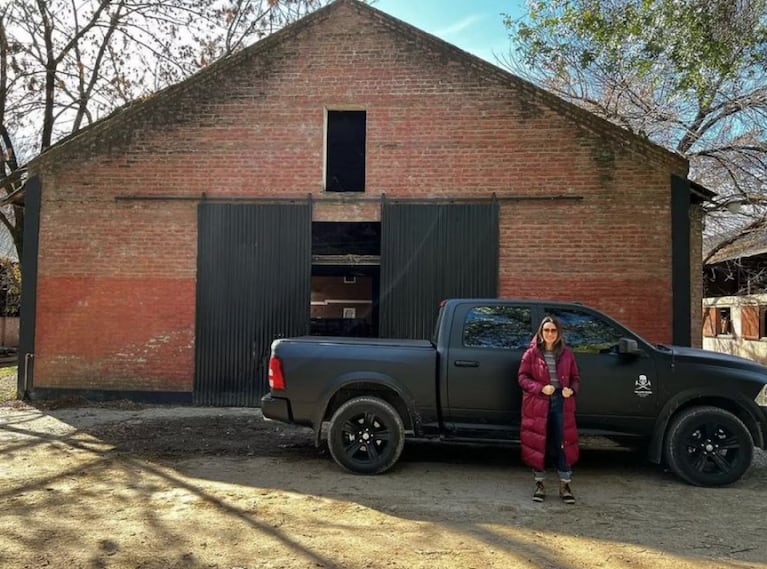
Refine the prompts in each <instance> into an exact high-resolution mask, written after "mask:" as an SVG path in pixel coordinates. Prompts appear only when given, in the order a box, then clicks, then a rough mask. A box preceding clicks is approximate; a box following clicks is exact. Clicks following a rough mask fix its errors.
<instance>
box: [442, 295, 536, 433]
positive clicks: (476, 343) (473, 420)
mask: <svg viewBox="0 0 767 569" xmlns="http://www.w3.org/2000/svg"><path fill="white" fill-rule="evenodd" d="M532 334H533V330H532V308H531V306H529V305H526V304H524V303H519V304H514V303H503V304H501V303H486V304H482V303H465V304H461V305H459V306H458V307H456V310H455V312H454V314H453V323H452V327H451V331H450V335H451V336H450V341H449V348H448V353H447V357H446V358H445V364H446V365H445V367H444V368H443V373H444V375H443V377H444V378H446V380H445V382H444V385H443V386H442V387H443V390H442V402H443V413H444V415H445V417H446V427H447V431H448V433H449V434H451V435H454V436H456V437H461V436H469V437H473V438H476V437H486V438H510V437H513V436H516V431H517V430H518V428H519V415H520V405H521V394H520V388H519V385H518V383H517V370H518V369H519V362H520V361H521V359H522V354H523V353H524V351H525V350H526V349H527V347H528V345H529V344H530V338H532Z"/></svg>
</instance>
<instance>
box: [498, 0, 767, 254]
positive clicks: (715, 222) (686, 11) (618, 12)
mask: <svg viewBox="0 0 767 569" xmlns="http://www.w3.org/2000/svg"><path fill="white" fill-rule="evenodd" d="M505 22H506V25H507V27H508V29H509V30H510V34H511V37H512V38H514V40H515V43H516V46H517V49H516V50H515V51H514V52H512V53H511V54H509V56H508V57H506V58H504V59H503V64H505V65H506V66H508V67H510V68H511V69H512V70H513V71H514V72H515V73H517V74H519V75H522V76H524V77H526V78H528V79H529V80H531V81H533V82H535V83H538V84H540V85H542V86H543V87H545V88H547V89H549V90H551V91H553V92H555V93H557V94H558V95H560V96H562V97H563V98H565V99H567V100H570V101H573V102H575V103H576V104H578V105H581V106H583V107H585V108H587V109H589V110H590V111H592V112H594V113H596V114H598V115H600V116H603V117H605V118H607V119H608V120H610V121H613V122H615V123H616V124H619V125H621V126H623V127H624V128H627V129H628V130H630V131H632V132H634V133H636V134H638V135H640V136H643V137H646V138H648V139H650V140H652V141H654V142H656V143H658V144H660V145H662V146H665V147H666V148H668V149H669V150H672V151H675V152H678V153H679V154H681V155H683V156H685V157H687V158H688V159H689V160H690V165H691V177H692V179H694V180H696V181H697V182H699V183H701V184H702V185H704V186H706V187H709V188H712V189H714V190H715V191H717V192H718V194H719V196H718V197H717V198H716V199H715V200H714V201H713V202H711V203H709V204H706V205H707V216H706V220H705V224H706V234H715V233H723V232H727V231H731V230H732V229H733V228H738V227H747V228H749V230H750V228H752V226H753V222H754V221H758V222H763V221H764V220H765V216H766V215H767V71H765V69H767V0H739V1H737V2H736V1H731V0H656V1H654V2H646V1H644V0H548V1H546V2H543V1H532V0H531V1H529V2H528V10H527V13H526V14H525V16H524V17H523V18H521V19H514V18H511V17H508V16H507V17H506V20H505ZM734 203H737V204H742V206H743V207H742V208H741V213H740V214H737V215H733V213H732V211H731V210H732V209H733V208H732V205H733V204H734ZM713 252H715V251H712V254H713Z"/></svg>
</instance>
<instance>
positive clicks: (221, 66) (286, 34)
mask: <svg viewBox="0 0 767 569" xmlns="http://www.w3.org/2000/svg"><path fill="white" fill-rule="evenodd" d="M343 8H352V9H354V10H356V11H357V12H358V13H359V14H362V15H363V16H364V17H367V18H371V19H374V20H375V21H376V22H378V23H379V24H382V25H384V26H386V27H388V28H389V29H391V30H392V31H393V32H394V33H396V34H400V35H402V36H403V39H407V40H409V41H412V42H414V43H415V44H416V45H418V46H420V47H422V48H425V49H429V50H433V51H438V52H441V53H443V54H445V55H447V56H448V57H449V58H450V59H451V60H453V61H457V62H459V63H461V64H463V65H464V66H466V67H467V68H471V69H473V70H475V71H478V72H479V73H481V74H484V75H485V76H488V77H494V78H496V79H497V80H500V81H501V82H505V83H506V84H507V85H509V86H510V87H513V88H515V89H518V90H520V91H523V92H526V93H528V94H530V95H532V96H534V97H535V98H536V99H537V100H538V101H540V102H542V103H543V104H544V105H545V106H547V107H548V108H550V109H552V110H554V111H555V112H557V113H559V114H560V115H563V116H566V117H568V118H570V119H571V120H573V121H574V122H575V123H577V124H578V125H580V126H581V127H583V128H585V129H587V130H589V131H592V132H595V133H597V134H599V135H602V136H606V137H608V138H610V139H611V140H612V141H613V142H614V143H616V144H618V145H620V146H623V147H633V148H635V149H637V150H640V151H643V152H644V153H646V154H650V155H651V156H653V157H655V158H657V159H660V160H662V161H663V162H669V161H670V162H673V163H675V164H676V165H677V166H679V167H681V168H684V169H685V171H686V168H687V164H688V162H687V159H686V158H685V157H684V156H682V155H681V154H678V153H676V152H673V151H670V150H668V149H666V148H664V147H662V146H660V145H657V144H655V143H653V142H651V141H650V140H648V139H646V138H643V137H640V136H638V135H636V134H634V133H632V132H630V131H628V130H626V129H624V128H622V127H620V126H618V125H616V124H614V123H611V122H610V121H608V120H606V119H603V118H601V117H599V116H597V115H595V114H593V113H591V112H589V111H587V110H585V109H583V108H581V107H578V106H577V105H575V104H573V103H570V102H568V101H565V100H564V99H561V98H560V97H558V96H556V95H554V94H552V93H550V92H548V91H546V90H545V89H542V88H541V87H538V86H537V85H535V84H533V83H530V82H529V81H527V80H525V79H522V78H521V77H518V76H516V75H514V74H512V73H510V72H508V71H506V70H504V69H501V68H500V67H497V66H496V65H493V64H491V63H489V62H487V61H485V60H483V59H481V58H479V57H477V56H475V55H472V54H470V53H468V52H466V51H463V50H461V49H460V48H458V47H456V46H454V45H452V44H450V43H448V42H446V41H444V40H442V39H440V38H438V37H436V36H433V35H431V34H429V33H427V32H425V31H423V30H421V29H419V28H416V27H415V26H412V25H410V24H408V23H406V22H403V21H402V20H399V19H397V18H395V17H393V16H390V15H388V14H386V13H384V12H382V11H380V10H378V9H376V8H374V7H372V6H370V5H368V4H365V3H363V2H361V1H360V0H335V1H334V2H331V3H330V4H328V5H326V6H324V7H322V8H320V9H318V10H316V11H314V12H312V13H311V14H308V15H307V16H304V17H303V18H301V19H300V20H298V21H296V22H294V23H292V24H290V25H288V26H286V27H284V28H283V29H281V30H279V31H278V32H275V33H273V34H271V35H269V36H267V37H265V38H263V39H261V40H259V41H258V42H256V43H254V44H253V45H251V46H249V47H246V48H244V49H242V50H240V51H238V52H236V53H234V54H231V55H229V56H227V57H224V58H222V59H220V60H218V61H216V62H214V63H212V64H211V65H209V66H207V67H205V68H204V69H201V70H200V71H198V72H197V73H195V74H194V75H192V76H191V77H189V78H187V79H185V80H183V81H181V82H179V83H176V84H174V85H171V86H169V87H166V88H164V89H162V90H160V91H158V92H156V93H154V94H151V95H148V96H146V97H143V98H141V99H137V100H135V101H132V102H130V103H128V104H126V105H124V106H123V107H120V108H119V109H117V110H115V111H114V112H112V113H111V114H110V115H108V116H106V117H104V118H102V119H100V120H98V121H96V122H94V123H93V124H91V125H88V126H86V127H84V128H82V129H80V130H78V131H77V132H75V133H72V134H70V135H69V136H67V137H65V138H63V139H61V140H60V141H58V142H57V143H56V144H54V145H52V146H51V147H49V148H48V149H46V150H45V151H43V152H42V153H41V154H39V155H38V156H37V157H35V158H33V159H32V160H31V161H30V162H29V163H28V165H33V164H34V163H36V162H38V161H39V160H40V159H45V160H49V159H54V157H55V156H56V155H57V154H58V153H59V152H61V151H63V150H65V149H70V150H71V149H72V148H73V147H77V145H79V144H82V143H87V142H88V141H90V140H92V138H93V137H96V136H97V135H98V134H99V133H103V132H106V131H109V130H110V129H112V128H117V127H118V126H124V127H125V128H127V129H130V128H131V125H130V121H131V119H132V118H133V117H137V116H140V115H141V114H143V113H144V112H150V111H151V110H152V109H153V108H155V107H156V106H159V105H161V104H165V103H167V102H168V101H172V100H173V98H175V97H176V96H178V95H180V94H181V93H184V92H185V91H187V90H189V89H190V88H192V87H193V86H196V85H197V84H199V83H203V82H204V81H206V80H207V79H209V78H211V77H213V76H214V75H216V74H218V73H222V72H225V71H226V70H228V69H230V68H232V67H236V66H237V65H238V64H239V63H240V62H241V61H243V60H245V59H248V58H251V57H255V56H258V55H261V54H263V53H266V52H268V51H269V50H271V49H273V48H275V47H277V46H278V45H279V44H281V43H282V42H286V41H290V39H291V38H293V37H295V36H296V35H297V34H298V33H300V32H301V31H302V30H305V29H306V28H308V27H310V26H312V25H315V24H316V23H318V22H321V21H324V20H326V19H328V18H331V17H333V15H334V14H336V13H337V12H341V11H342V9H343Z"/></svg>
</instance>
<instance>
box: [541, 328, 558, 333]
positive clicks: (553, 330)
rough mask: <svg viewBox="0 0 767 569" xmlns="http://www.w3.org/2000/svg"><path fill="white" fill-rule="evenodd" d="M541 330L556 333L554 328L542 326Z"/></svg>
mask: <svg viewBox="0 0 767 569" xmlns="http://www.w3.org/2000/svg"><path fill="white" fill-rule="evenodd" d="M543 331H544V332H551V333H552V334H554V333H556V331H557V329H556V328H544V329H543Z"/></svg>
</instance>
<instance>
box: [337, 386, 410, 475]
mask: <svg viewBox="0 0 767 569" xmlns="http://www.w3.org/2000/svg"><path fill="white" fill-rule="evenodd" d="M404 445H405V427H404V425H403V423H402V418H401V417H400V416H399V413H397V411H396V409H394V407H392V406H391V405H390V404H389V403H387V402H386V401H384V400H383V399H379V398H377V397H355V398H354V399H350V400H349V401H347V402H346V403H344V404H343V405H341V406H340V407H339V408H338V410H337V411H336V412H335V413H334V414H333V418H332V419H331V420H330V428H329V429H328V448H329V449H330V454H331V456H332V457H333V460H335V461H336V462H337V463H338V465H339V466H341V467H342V468H344V469H345V470H348V471H349V472H354V473H356V474H380V473H382V472H385V471H386V470H388V469H389V468H391V467H392V466H394V464H395V463H396V462H397V460H398V459H399V457H400V454H402V448H403V446H404Z"/></svg>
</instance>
